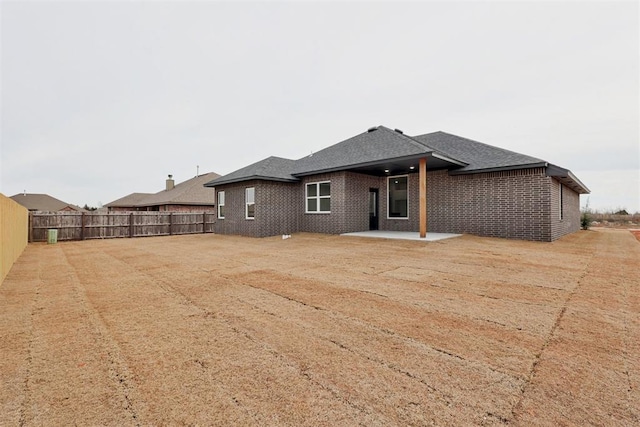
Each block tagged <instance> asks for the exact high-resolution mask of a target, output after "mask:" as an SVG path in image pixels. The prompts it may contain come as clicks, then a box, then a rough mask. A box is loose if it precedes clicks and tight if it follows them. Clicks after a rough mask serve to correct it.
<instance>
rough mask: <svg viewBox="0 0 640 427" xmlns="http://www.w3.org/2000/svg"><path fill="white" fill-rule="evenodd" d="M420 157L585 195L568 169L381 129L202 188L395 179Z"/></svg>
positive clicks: (434, 136)
mask: <svg viewBox="0 0 640 427" xmlns="http://www.w3.org/2000/svg"><path fill="white" fill-rule="evenodd" d="M423 157H426V158H428V162H427V166H428V168H429V170H432V169H445V168H446V169H448V170H449V171H450V173H451V174H469V173H479V172H493V171H502V170H512V169H524V168H533V167H545V168H547V175H549V176H554V177H556V178H558V179H559V180H560V181H561V182H563V183H565V184H567V185H569V186H570V187H571V188H573V189H574V190H576V191H577V192H579V193H588V192H589V189H588V188H587V187H586V186H585V185H584V184H582V183H581V182H580V181H579V180H578V179H577V178H576V177H575V176H574V175H573V174H571V172H570V171H569V170H568V169H563V168H560V167H558V166H555V165H552V164H550V163H548V162H546V161H545V160H542V159H538V158H536V157H531V156H527V155H525V154H520V153H516V152H514V151H510V150H505V149H503V148H499V147H494V146H492V145H488V144H484V143H482V142H478V141H474V140H472V139H468V138H464V137H461V136H457V135H453V134H450V133H446V132H440V131H439V132H433V133H427V134H424V135H419V136H413V137H412V136H408V135H405V134H404V133H403V132H402V131H400V130H398V129H395V130H392V129H389V128H387V127H385V126H376V127H373V128H370V129H368V130H367V131H366V132H363V133H361V134H359V135H356V136H354V137H352V138H349V139H346V140H344V141H342V142H339V143H337V144H334V145H332V146H330V147H327V148H325V149H323V150H321V151H318V152H317V153H313V154H312V155H310V156H306V157H303V158H301V159H299V160H288V159H283V158H280V157H269V158H267V159H265V160H262V161H259V162H257V163H254V164H252V165H249V166H246V167H244V168H242V169H239V170H237V171H235V172H232V173H230V174H228V175H225V176H222V177H220V178H218V179H215V180H213V181H211V182H208V183H206V184H205V185H206V186H208V187H214V186H215V185H221V184H230V183H234V182H242V181H248V180H252V179H264V180H274V181H297V180H298V179H299V177H302V176H306V175H313V174H319V173H325V172H333V171H339V170H352V171H355V172H362V173H371V174H380V172H382V171H385V172H389V169H391V172H392V173H393V172H394V171H393V169H394V166H396V167H405V168H406V167H408V165H411V166H413V165H414V163H415V160H417V159H419V158H423ZM376 168H377V170H376Z"/></svg>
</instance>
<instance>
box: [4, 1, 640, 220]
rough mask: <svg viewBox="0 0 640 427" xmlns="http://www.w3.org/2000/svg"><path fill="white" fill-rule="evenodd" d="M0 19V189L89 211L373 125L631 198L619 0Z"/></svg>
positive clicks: (121, 5)
mask: <svg viewBox="0 0 640 427" xmlns="http://www.w3.org/2000/svg"><path fill="white" fill-rule="evenodd" d="M0 14H1V18H0V19H1V21H0V24H1V37H2V38H1V56H0V59H1V68H0V70H1V83H2V86H1V95H0V100H1V108H2V110H1V135H0V136H1V139H0V144H1V145H0V156H1V157H0V192H2V193H3V194H5V195H7V196H11V195H13V194H16V193H19V192H22V191H23V190H26V191H27V192H29V193H48V194H50V195H52V196H54V197H57V198H59V199H62V200H64V201H66V202H69V203H74V204H78V205H84V204H85V203H87V204H89V205H90V206H91V205H93V206H97V205H98V204H100V203H102V204H106V203H108V202H110V201H113V200H115V199H118V198H120V197H123V196H125V195H127V194H129V193H132V192H157V191H159V190H162V189H163V188H164V180H165V179H166V177H167V174H173V175H174V178H175V179H176V182H181V181H184V180H186V179H189V178H191V177H193V176H195V174H196V165H199V166H200V172H201V173H203V172H217V173H219V174H222V175H224V174H226V173H229V172H232V171H234V170H235V169H238V168H240V167H243V166H246V165H248V164H250V163H253V162H255V161H258V160H261V159H263V158H265V157H268V156H270V155H276V156H281V157H287V158H292V159H297V158H300V157H302V156H305V155H307V154H309V153H310V152H311V151H319V150H320V149H322V148H325V147H327V146H329V145H332V144H335V143H337V142H339V141H342V140H344V139H347V138H349V137H351V136H354V135H356V134H358V133H361V132H363V131H364V130H366V129H367V128H368V127H370V126H375V125H380V124H382V125H385V126H388V127H391V128H400V129H402V130H403V131H405V133H407V134H409V135H418V134H423V133H427V132H433V131H437V130H442V131H445V132H450V133H453V134H456V135H460V136H464V137H467V138H471V139H475V140H478V141H481V142H485V143H488V144H491V145H495V146H498V147H502V148H506V149H510V150H513V151H518V152H521V153H524V154H529V155H532V156H535V157H539V158H542V159H544V160H547V161H549V162H551V163H554V164H557V165H559V166H561V167H564V168H568V169H570V170H572V171H573V172H574V173H575V174H576V175H577V176H578V177H579V178H580V179H581V180H582V181H583V182H584V183H585V184H586V185H587V186H588V187H589V188H590V189H591V190H592V194H591V195H590V196H589V203H590V206H591V207H593V208H596V209H615V208H619V207H624V208H626V209H627V210H629V211H640V146H639V138H640V135H639V128H640V124H639V120H640V119H639V117H640V111H639V110H640V101H639V99H640V86H639V74H640V68H639V57H640V48H639V39H640V32H639V24H638V22H639V14H640V12H639V6H638V3H637V2H635V1H632V2H617V3H616V2H511V3H507V2H412V3H398V2H386V3H385V2H382V3H373V2H357V3H341V2H297V3H291V2H289V3H282V2H259V3H248V2H243V3H230V2H213V1H199V2H151V1H146V2H124V1H117V2H116V1H111V2H85V3H82V2H56V1H51V2H11V1H3V2H1V3H0ZM586 201H587V198H586V197H585V196H582V204H583V205H584V204H585V202H586Z"/></svg>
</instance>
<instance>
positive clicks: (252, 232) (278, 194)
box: [214, 181, 303, 237]
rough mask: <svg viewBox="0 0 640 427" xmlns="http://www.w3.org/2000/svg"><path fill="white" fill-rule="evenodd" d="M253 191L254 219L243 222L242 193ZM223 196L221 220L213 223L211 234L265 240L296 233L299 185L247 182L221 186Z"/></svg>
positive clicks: (297, 228)
mask: <svg viewBox="0 0 640 427" xmlns="http://www.w3.org/2000/svg"><path fill="white" fill-rule="evenodd" d="M249 187H254V188H255V203H256V205H255V218H254V219H246V218H245V189H246V188H249ZM218 191H224V192H225V208H224V209H225V218H224V219H216V224H215V227H214V232H215V233H218V234H239V235H242V236H250V237H266V236H275V235H278V234H291V233H296V232H298V231H300V225H299V224H300V207H301V206H302V203H303V201H302V198H301V197H300V185H299V184H297V183H286V182H275V181H247V182H242V183H238V184H229V185H221V186H217V187H216V198H217V192H218Z"/></svg>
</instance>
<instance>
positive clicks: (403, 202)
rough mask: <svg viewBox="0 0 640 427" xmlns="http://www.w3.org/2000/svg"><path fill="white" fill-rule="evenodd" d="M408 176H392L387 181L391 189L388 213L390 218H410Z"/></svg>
mask: <svg viewBox="0 0 640 427" xmlns="http://www.w3.org/2000/svg"><path fill="white" fill-rule="evenodd" d="M407 180H408V177H407V175H404V176H390V177H389V178H388V179H387V184H388V189H389V203H388V205H387V213H388V217H389V218H408V217H409V198H408V195H407Z"/></svg>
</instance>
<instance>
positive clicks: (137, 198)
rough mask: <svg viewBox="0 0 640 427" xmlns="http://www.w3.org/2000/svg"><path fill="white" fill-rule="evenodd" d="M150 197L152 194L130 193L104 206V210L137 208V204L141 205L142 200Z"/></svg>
mask: <svg viewBox="0 0 640 427" xmlns="http://www.w3.org/2000/svg"><path fill="white" fill-rule="evenodd" d="M152 195H153V193H131V194H128V195H126V196H124V197H121V198H119V199H118V200H114V201H113V202H109V203H107V204H106V205H104V206H105V207H106V208H116V207H130V206H137V205H138V203H142V201H143V200H145V199H146V198H147V197H149V196H152Z"/></svg>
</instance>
